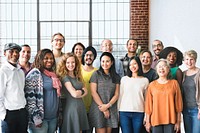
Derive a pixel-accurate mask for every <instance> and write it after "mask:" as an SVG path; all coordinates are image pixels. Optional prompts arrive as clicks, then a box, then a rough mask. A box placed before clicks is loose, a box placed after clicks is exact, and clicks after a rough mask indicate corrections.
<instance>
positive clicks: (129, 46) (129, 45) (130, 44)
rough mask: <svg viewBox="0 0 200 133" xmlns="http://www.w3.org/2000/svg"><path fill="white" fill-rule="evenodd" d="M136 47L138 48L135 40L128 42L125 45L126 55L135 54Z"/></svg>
mask: <svg viewBox="0 0 200 133" xmlns="http://www.w3.org/2000/svg"><path fill="white" fill-rule="evenodd" d="M137 47H138V44H137V41H136V40H129V41H128V43H127V45H126V48H127V50H128V53H136V50H137Z"/></svg>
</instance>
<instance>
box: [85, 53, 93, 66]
mask: <svg viewBox="0 0 200 133" xmlns="http://www.w3.org/2000/svg"><path fill="white" fill-rule="evenodd" d="M93 61H94V54H93V53H92V51H87V52H86V53H85V56H84V62H85V64H86V65H88V66H90V65H92V63H93Z"/></svg>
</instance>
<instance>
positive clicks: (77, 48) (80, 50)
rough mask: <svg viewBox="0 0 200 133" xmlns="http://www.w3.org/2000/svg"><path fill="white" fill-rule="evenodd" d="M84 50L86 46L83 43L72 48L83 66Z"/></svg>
mask: <svg viewBox="0 0 200 133" xmlns="http://www.w3.org/2000/svg"><path fill="white" fill-rule="evenodd" d="M84 49H85V46H84V45H83V44H82V43H81V42H77V43H75V44H74V46H73V47H72V53H74V54H75V55H76V56H77V57H78V60H79V61H80V63H81V64H82V62H81V60H82V55H83V51H84Z"/></svg>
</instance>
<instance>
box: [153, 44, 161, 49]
mask: <svg viewBox="0 0 200 133" xmlns="http://www.w3.org/2000/svg"><path fill="white" fill-rule="evenodd" d="M152 47H153V48H155V47H162V44H160V43H159V44H153V45H152Z"/></svg>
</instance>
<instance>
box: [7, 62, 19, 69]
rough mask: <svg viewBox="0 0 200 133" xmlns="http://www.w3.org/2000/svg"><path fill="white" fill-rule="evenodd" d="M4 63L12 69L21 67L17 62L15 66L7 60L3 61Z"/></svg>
mask: <svg viewBox="0 0 200 133" xmlns="http://www.w3.org/2000/svg"><path fill="white" fill-rule="evenodd" d="M5 65H6V66H7V67H8V68H10V69H11V70H14V69H17V70H18V69H21V66H20V65H19V64H17V67H14V66H13V65H11V64H10V63H9V62H8V61H6V62H5Z"/></svg>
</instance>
